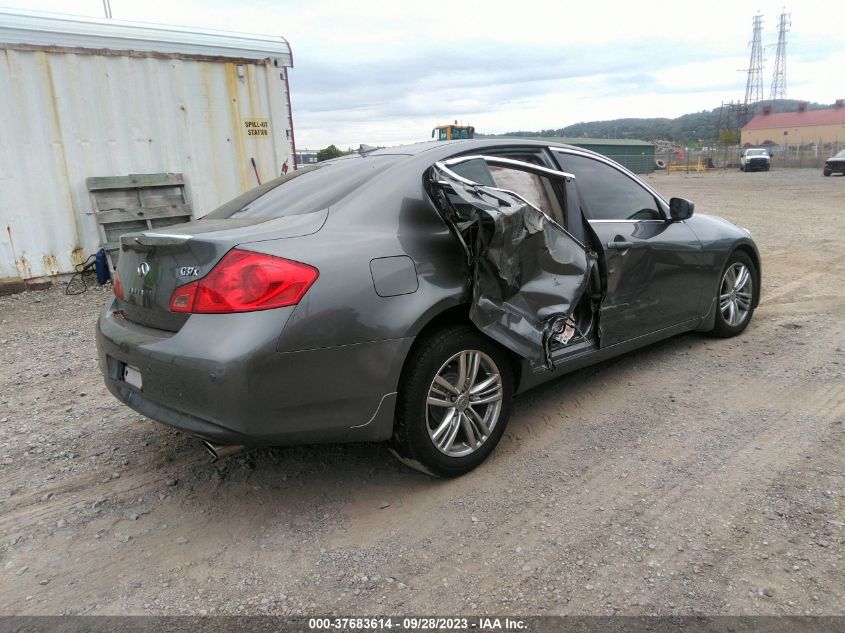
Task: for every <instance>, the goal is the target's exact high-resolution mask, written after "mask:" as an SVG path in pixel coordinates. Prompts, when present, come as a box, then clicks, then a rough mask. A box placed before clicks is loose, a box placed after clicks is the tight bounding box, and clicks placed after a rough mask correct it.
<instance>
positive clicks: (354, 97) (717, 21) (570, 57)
mask: <svg viewBox="0 0 845 633" xmlns="http://www.w3.org/2000/svg"><path fill="white" fill-rule="evenodd" d="M0 1H5V2H7V3H10V4H11V6H18V7H22V8H28V9H40V10H48V11H56V12H64V13H76V14H83V15H95V16H100V15H102V2H101V0H27V1H23V0H0ZM782 2H783V0H758V2H756V3H755V4H753V5H747V4H744V3H737V2H735V1H728V0H711V1H709V2H707V3H706V4H700V3H699V4H695V3H666V2H656V1H640V2H636V3H632V2H630V1H627V0H625V1H622V0H616V1H607V0H606V1H603V2H594V3H577V4H576V3H574V2H560V0H556V1H551V0H550V1H548V2H540V1H530V0H522V1H521V2H511V3H493V2H490V1H489V0H485V1H483V2H482V1H480V0H465V1H463V2H454V1H450V0H429V1H428V2H425V3H403V2H395V1H393V2H386V1H379V0H356V1H355V2H349V1H348V0H325V1H321V2H302V1H301V0H286V1H278V0H240V1H236V0H228V1H223V0H205V1H203V0H181V1H178V2H168V3H164V2H155V1H150V0H146V1H144V0H111V6H112V10H113V13H114V16H115V18H119V19H127V20H139V21H146V22H157V23H170V24H187V25H191V26H198V27H205V28H215V29H224V30H233V31H244V32H260V33H273V34H281V35H284V36H285V37H286V38H287V39H288V40H289V41H290V42H291V46H292V49H293V54H294V63H295V68H294V69H293V70H292V72H291V89H292V100H293V106H294V121H295V124H296V130H297V144H298V145H299V146H301V147H304V146H307V147H323V146H325V145H328V144H329V143H335V144H337V145H339V146H344V147H345V146H356V145H357V144H358V143H361V142H366V143H371V144H395V143H400V142H409V141H418V140H425V139H426V138H428V135H429V134H430V131H431V128H432V127H433V126H434V125H435V124H437V123H442V122H446V121H450V120H452V119H455V118H458V119H462V120H464V121H466V122H470V123H472V124H473V125H475V126H476V128H477V129H478V130H479V131H482V132H488V133H497V132H505V131H509V130H516V129H523V130H526V129H527V130H532V129H533V130H539V129H543V128H558V127H562V126H565V125H568V124H571V123H575V122H578V121H586V120H596V119H611V118H618V117H647V116H678V115H680V114H683V113H686V112H693V111H699V110H704V109H710V108H713V107H717V106H718V105H719V104H720V103H721V101H723V100H725V101H729V100H731V99H739V98H741V97H742V96H743V95H744V86H745V78H744V75H743V74H742V73H741V72H737V71H738V69H741V68H744V67H745V66H746V65H747V63H748V62H747V60H748V49H747V42H748V40H749V39H750V35H751V18H752V16H753V13H754V11H755V10H757V9H759V10H760V11H761V12H762V13H764V14H765V19H764V27H765V30H764V35H763V40H764V43H766V44H769V43H771V42H773V41H774V40H775V38H776V31H775V24H776V20H777V15H778V13H780V11H781V7H782ZM790 10H791V12H792V31H791V33H790V34H789V39H790V44H789V47H788V49H787V54H788V57H787V73H788V84H787V86H788V91H789V96H791V97H794V98H802V99H809V100H814V101H821V102H831V101H833V100H834V99H836V98H842V97H845V80H843V79H842V77H843V76H845V75H843V74H842V73H841V72H840V70H841V68H843V64H842V62H843V55H845V53H843V52H842V51H843V50H845V33H843V31H842V28H841V25H842V24H843V23H845V5H843V4H842V3H831V2H826V1H807V0H805V1H802V2H801V3H800V5H798V6H794V7H791V9H790ZM773 56H774V51H773V50H772V49H767V57H769V58H771V57H773ZM770 72H771V60H770V61H769V64H768V67H767V69H766V93H768V81H769V77H770V75H769V73H770Z"/></svg>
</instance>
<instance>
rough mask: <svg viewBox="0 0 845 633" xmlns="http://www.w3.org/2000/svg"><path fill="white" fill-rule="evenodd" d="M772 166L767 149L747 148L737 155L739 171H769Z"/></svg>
mask: <svg viewBox="0 0 845 633" xmlns="http://www.w3.org/2000/svg"><path fill="white" fill-rule="evenodd" d="M771 167H772V159H771V158H770V157H769V152H768V150H765V149H754V148H749V149H746V150H744V151H743V152H742V156H740V157H739V170H740V171H757V170H758V169H760V170H763V171H769V169H771Z"/></svg>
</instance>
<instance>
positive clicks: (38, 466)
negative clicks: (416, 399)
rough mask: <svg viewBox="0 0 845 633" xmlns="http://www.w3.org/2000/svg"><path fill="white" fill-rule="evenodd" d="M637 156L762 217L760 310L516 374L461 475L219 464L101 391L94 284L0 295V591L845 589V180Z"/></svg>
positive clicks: (839, 607) (250, 457)
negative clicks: (617, 354) (503, 413)
mask: <svg viewBox="0 0 845 633" xmlns="http://www.w3.org/2000/svg"><path fill="white" fill-rule="evenodd" d="M650 181H651V182H652V183H653V184H654V185H655V186H656V187H657V188H658V190H660V191H662V192H664V193H665V194H667V195H683V196H686V197H689V198H691V199H693V200H694V201H696V209H697V211H699V212H715V213H720V214H722V215H724V216H726V217H728V218H730V219H731V220H734V221H736V222H737V223H739V224H742V225H743V226H746V227H748V228H749V229H751V231H752V232H753V233H754V236H755V238H756V239H757V241H758V243H759V245H760V249H761V251H762V254H763V261H764V264H763V272H764V292H763V299H762V304H761V306H760V308H759V310H758V311H757V313H756V314H755V316H754V321H753V322H752V324H751V326H750V327H749V329H748V330H747V331H746V333H745V334H744V335H743V336H741V337H739V338H736V339H732V340H715V339H711V338H708V337H706V336H703V335H699V334H690V335H686V336H681V337H677V338H674V339H672V340H669V341H667V342H664V343H662V344H659V345H657V346H654V347H651V348H649V349H646V350H643V351H640V352H637V353H634V354H630V355H628V356H625V357H623V358H621V359H617V360H615V361H613V362H610V363H605V364H603V365H600V366H597V367H593V368H590V369H587V370H584V371H581V372H579V373H577V374H574V375H570V376H568V377H565V378H563V379H561V380H559V381H557V382H554V383H553V384H550V385H546V386H543V387H541V388H539V389H537V390H535V391H533V392H530V393H528V394H526V395H525V396H523V397H520V398H519V399H518V400H517V402H516V405H515V411H514V415H513V419H512V420H511V424H510V427H509V430H508V432H507V435H506V437H505V438H504V439H503V440H502V443H501V444H500V445H499V448H498V450H497V451H496V452H495V453H494V455H493V457H492V459H491V460H490V461H489V462H488V463H487V464H486V465H485V466H483V467H481V468H479V469H478V470H477V471H475V472H474V473H472V474H470V475H468V476H466V477H463V478H462V479H459V480H455V481H437V480H433V479H430V478H428V477H426V476H424V475H421V474H419V473H417V472H414V471H411V470H408V469H406V468H405V467H403V466H401V465H400V464H398V463H397V462H395V461H394V460H393V459H392V458H391V456H390V455H389V453H388V452H387V450H386V449H384V448H383V447H381V446H367V445H347V446H316V447H298V448H285V449H274V450H261V451H254V452H252V453H249V454H245V455H239V456H236V457H232V458H228V459H224V460H222V461H218V462H216V463H212V462H211V461H210V460H209V458H208V457H207V456H206V454H205V452H204V451H203V450H202V449H201V448H200V446H199V443H198V442H197V441H195V440H193V439H191V438H189V437H186V436H185V435H182V434H179V433H178V432H176V431H173V430H171V429H168V428H166V427H164V426H160V425H158V424H154V423H152V422H150V421H149V420H146V419H144V418H142V417H141V416H139V415H138V414H136V413H134V412H132V411H131V410H129V409H128V408H126V407H124V406H122V405H120V404H118V403H117V401H115V400H114V399H113V398H112V397H111V396H110V395H109V394H108V393H107V392H106V390H105V388H104V387H103V385H102V383H101V381H100V376H99V373H98V370H97V367H96V363H95V355H94V337H93V330H94V321H95V318H96V315H97V313H98V311H99V310H100V308H101V306H102V305H103V304H104V302H105V300H106V293H105V292H102V291H97V290H91V291H89V292H87V293H85V294H83V295H81V296H77V297H68V296H65V295H64V294H62V291H61V289H60V288H57V289H53V290H50V291H45V292H31V293H25V294H21V295H17V296H12V297H5V298H0V350H2V354H0V539H2V540H1V541H0V613H4V614H64V613H74V614H144V613H157V614H204V613H209V614H220V613H227V614H240V613H247V614H260V613H276V614H287V613H326V612H329V611H331V612H335V613H347V614H348V613H356V614H378V613H397V614H399V613H408V612H412V613H417V614H420V613H429V614H430V613H440V614H454V613H464V614H469V613H477V612H478V613H483V612H484V613H496V614H510V613H515V614H532V613H534V614H560V613H567V614H670V613H673V614H674V613H677V614H690V613H706V614H740V613H741V614H799V613H806V614H834V613H836V614H843V613H845V574H843V572H842V570H843V568H845V565H843V548H842V543H843V540H845V539H843V537H845V529H843V528H845V511H843V510H844V509H843V495H845V490H843V481H844V480H845V450H843V449H845V442H843V417H845V375H844V372H845V248H843V244H845V219H843V217H845V178H823V177H821V174H820V173H819V172H818V171H817V170H790V171H773V172H770V173H757V174H741V173H739V172H731V173H727V174H707V175H689V176H687V175H684V174H673V175H666V174H659V175H654V176H652V177H651V178H650Z"/></svg>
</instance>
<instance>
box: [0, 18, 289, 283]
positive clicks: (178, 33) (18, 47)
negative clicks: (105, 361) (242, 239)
mask: <svg viewBox="0 0 845 633" xmlns="http://www.w3.org/2000/svg"><path fill="white" fill-rule="evenodd" d="M0 53H2V55H3V59H2V60H0V229H2V230H0V282H2V281H3V280H6V281H7V282H9V281H11V282H14V281H16V280H29V279H35V278H40V277H44V276H49V275H56V274H59V273H66V272H72V271H73V270H74V267H75V266H76V265H78V264H80V263H81V262H83V261H84V260H85V259H86V257H88V256H89V255H90V254H92V253H94V252H95V251H96V250H97V249H98V248H99V246H100V243H101V238H100V234H99V232H98V227H97V222H96V220H95V217H94V215H93V204H92V198H91V196H90V195H89V191H88V188H87V186H86V179H87V178H92V177H110V176H127V175H130V174H152V173H181V174H183V176H184V182H185V190H186V196H187V200H188V202H189V203H190V204H191V207H192V210H193V214H194V217H202V216H203V215H205V214H206V213H208V212H210V211H212V210H214V209H215V208H216V207H217V206H219V205H220V204H222V203H223V202H225V201H227V200H229V199H231V198H234V197H235V196H237V195H239V194H240V193H242V192H244V191H246V190H248V189H251V188H253V187H255V186H256V185H257V184H258V182H257V181H258V179H259V178H260V179H261V180H262V181H264V180H270V179H272V178H275V177H276V176H278V175H280V174H281V173H283V172H285V171H287V170H289V169H294V168H295V164H294V163H295V158H294V156H295V144H294V133H293V116H292V113H291V107H290V95H289V89H288V69H289V68H291V67H292V65H293V63H292V57H291V51H290V46H289V45H288V42H287V41H286V40H285V39H284V38H282V37H272V36H258V35H244V34H233V33H224V32H216V31H207V30H203V31H197V30H191V29H187V28H182V27H170V26H159V25H149V24H137V23H129V22H119V21H116V20H106V19H96V18H77V17H66V16H56V15H50V14H44V13H36V12H30V11H11V10H2V9H0ZM253 161H254V164H253Z"/></svg>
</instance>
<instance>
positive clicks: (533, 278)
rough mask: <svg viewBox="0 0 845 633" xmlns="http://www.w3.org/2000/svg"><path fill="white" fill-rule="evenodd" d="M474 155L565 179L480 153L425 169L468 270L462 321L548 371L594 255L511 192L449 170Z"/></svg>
mask: <svg viewBox="0 0 845 633" xmlns="http://www.w3.org/2000/svg"><path fill="white" fill-rule="evenodd" d="M479 160H483V161H486V162H488V163H490V164H495V163H505V164H508V165H510V166H515V165H519V168H520V169H522V168H524V169H525V170H529V171H531V170H533V171H540V172H541V173H542V174H543V175H544V176H546V177H555V178H570V177H572V176H571V175H570V174H565V173H563V172H556V171H553V170H549V169H545V168H542V167H538V166H535V165H530V164H528V163H520V162H518V161H513V160H510V159H505V158H498V157H488V156H474V157H461V158H458V159H452V160H450V161H444V162H438V163H436V164H435V165H434V167H433V168H432V169H431V172H430V173H431V186H432V192H433V194H434V197H435V199H436V202H437V205H438V207H439V209H440V211H441V214H442V215H443V217H444V219H445V220H446V222H447V224H448V225H449V226H450V228H451V229H452V231H453V232H454V233H455V236H456V237H457V238H458V239H459V241H460V242H461V244H462V246H463V248H464V250H465V252H466V254H467V262H468V264H469V267H470V270H471V272H472V299H473V301H472V306H471V307H470V314H469V316H470V319H471V320H472V322H473V323H474V324H475V325H476V326H477V327H478V328H479V329H480V330H481V331H482V332H484V333H485V334H487V335H488V336H489V337H490V338H492V339H493V340H495V341H497V342H499V343H501V344H502V345H504V346H505V347H507V348H508V349H510V350H512V351H514V352H515V353H517V354H519V355H520V356H522V357H524V358H527V359H529V360H530V361H532V362H533V363H535V364H538V365H539V364H544V365H545V366H546V367H548V368H549V369H552V368H553V367H554V365H553V362H552V358H551V349H552V347H553V346H554V345H555V344H565V343H566V342H567V341H568V340H570V337H571V334H572V321H571V320H570V317H571V315H572V312H573V310H574V309H575V307H576V306H577V304H578V302H579V301H580V300H581V298H582V296H583V294H584V292H585V290H586V288H587V284H588V280H589V278H590V273H591V270H592V267H593V266H594V265H595V262H596V256H595V254H594V253H593V252H592V251H591V250H590V249H588V248H587V247H585V246H584V245H583V244H581V243H580V242H579V241H578V240H576V239H575V238H574V237H572V236H571V235H570V234H569V233H568V232H567V231H566V230H565V229H564V228H563V227H561V226H560V225H559V224H557V223H556V222H555V221H554V220H552V219H551V218H550V217H549V216H547V215H546V214H545V213H543V212H542V211H541V210H540V209H538V208H537V207H535V206H534V205H532V204H531V203H530V202H528V201H527V200H525V199H524V198H522V197H521V196H519V195H518V194H516V193H514V192H511V191H507V190H504V189H499V188H496V187H492V186H489V185H485V184H480V183H478V182H475V181H474V180H470V179H469V178H466V177H463V176H461V175H459V174H457V173H455V171H454V170H453V169H452V167H456V166H457V165H458V164H459V163H463V162H469V161H479ZM467 167H469V168H464V169H461V171H462V172H463V173H466V174H468V175H470V174H473V173H474V172H473V169H472V166H471V163H470V164H469V165H467Z"/></svg>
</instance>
